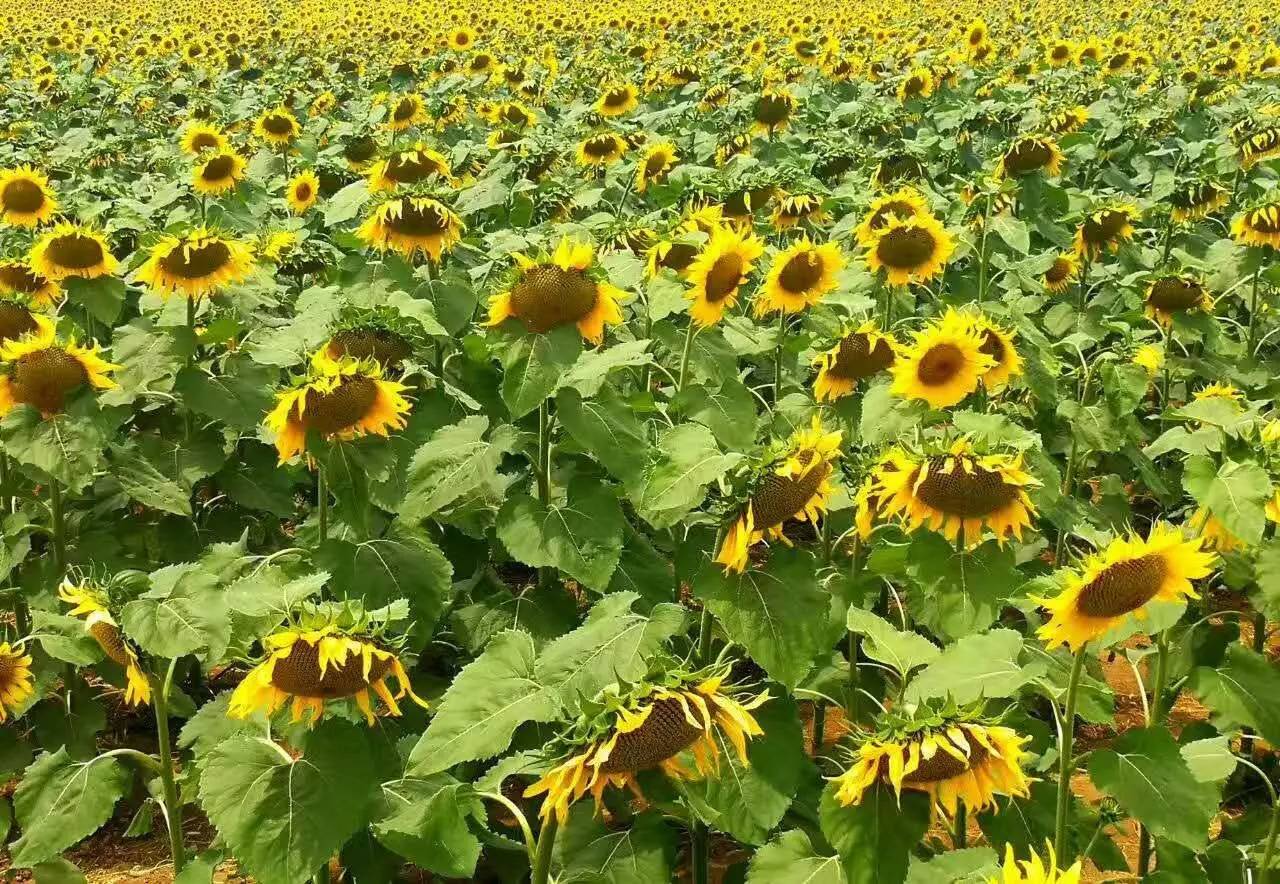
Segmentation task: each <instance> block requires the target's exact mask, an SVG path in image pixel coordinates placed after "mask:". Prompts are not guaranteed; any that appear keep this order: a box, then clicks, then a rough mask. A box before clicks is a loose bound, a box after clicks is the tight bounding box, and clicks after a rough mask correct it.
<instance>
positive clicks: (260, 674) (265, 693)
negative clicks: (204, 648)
mask: <svg viewBox="0 0 1280 884" xmlns="http://www.w3.org/2000/svg"><path fill="white" fill-rule="evenodd" d="M262 647H263V650H264V651H266V654H267V658H266V660H264V661H263V662H261V663H259V664H258V665H257V666H255V667H253V669H251V670H250V671H249V674H248V675H246V676H245V678H244V681H242V682H240V684H239V685H238V686H237V687H236V689H235V691H234V692H232V694H231V702H230V705H229V706H228V707H227V715H228V716H229V717H231V718H248V717H249V716H250V715H253V714H254V713H255V712H257V711H259V710H261V711H263V712H265V713H267V715H273V714H274V713H275V712H276V710H278V709H280V708H281V707H282V706H284V704H285V703H287V702H288V703H291V709H292V715H293V721H294V722H299V721H302V720H304V719H306V721H307V724H308V726H310V727H314V726H315V725H316V723H317V722H319V721H320V719H321V718H323V717H324V713H325V704H326V703H328V702H329V701H331V700H340V699H345V698H348V697H350V698H351V699H353V700H355V702H356V707H357V708H358V709H359V710H360V711H361V712H362V713H364V717H365V720H366V721H367V722H368V723H369V724H370V725H372V724H373V723H374V715H373V704H372V702H371V700H370V697H369V692H370V691H372V692H373V693H374V695H376V696H377V697H378V698H379V699H381V700H382V702H383V705H385V706H386V707H387V714H389V715H394V716H399V715H400V714H401V712H400V706H399V704H398V703H397V702H396V701H397V700H399V699H401V698H403V697H405V696H408V697H409V698H410V699H411V700H413V701H414V702H415V703H417V704H418V705H419V706H421V707H423V708H424V709H425V708H426V707H427V703H426V701H425V700H423V699H422V698H421V697H419V696H418V695H417V694H415V693H414V692H413V686H412V685H411V684H410V683H409V674H408V673H407V672H405V668H404V663H403V662H401V660H400V657H399V656H398V655H397V654H396V653H395V652H394V651H392V650H389V649H387V648H385V647H383V646H382V645H381V644H379V643H378V642H377V641H374V640H371V639H370V637H369V636H366V635H364V634H362V633H360V632H358V631H343V630H340V629H339V628H338V627H337V626H336V625H333V624H329V625H326V626H323V627H321V628H319V629H313V630H307V631H302V630H298V629H288V630H284V631H282V632H276V633H273V634H272V635H269V636H267V637H266V638H264V639H263V640H262ZM391 676H395V678H396V680H397V681H398V682H399V690H398V691H396V692H395V693H394V694H393V693H392V692H391V689H390V688H389V687H388V686H387V679H388V678H389V677H391Z"/></svg>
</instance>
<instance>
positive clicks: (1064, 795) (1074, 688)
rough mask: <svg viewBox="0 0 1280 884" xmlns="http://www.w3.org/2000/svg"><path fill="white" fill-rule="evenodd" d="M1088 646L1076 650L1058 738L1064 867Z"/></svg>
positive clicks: (1057, 846) (1057, 818)
mask: <svg viewBox="0 0 1280 884" xmlns="http://www.w3.org/2000/svg"><path fill="white" fill-rule="evenodd" d="M1087 647H1088V645H1087V644H1086V645H1082V646H1081V648H1080V650H1078V651H1076V658H1075V661H1074V662H1073V663H1072V665H1071V678H1070V680H1069V681H1068V682H1067V696H1066V698H1065V702H1064V704H1063V710H1062V725H1061V726H1062V731H1061V735H1060V736H1059V739H1058V807H1057V812H1056V813H1055V815H1054V823H1053V849H1054V851H1055V853H1056V854H1057V856H1058V860H1059V862H1060V863H1061V864H1062V865H1063V866H1066V865H1069V864H1070V863H1071V856H1070V854H1069V852H1068V850H1067V824H1068V823H1069V822H1070V819H1069V818H1070V810H1071V775H1072V774H1073V773H1075V758H1074V756H1073V755H1072V752H1073V749H1072V745H1071V744H1072V742H1073V740H1074V738H1075V729H1076V694H1078V693H1079V689H1080V675H1081V673H1083V672H1084V659H1085V658H1084V655H1085V651H1086V649H1087Z"/></svg>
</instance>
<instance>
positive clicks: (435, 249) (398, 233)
mask: <svg viewBox="0 0 1280 884" xmlns="http://www.w3.org/2000/svg"><path fill="white" fill-rule="evenodd" d="M464 226H465V225H464V224H463V223H462V219H461V218H459V217H458V216H457V215H456V214H454V212H453V210H452V209H450V208H449V207H448V206H446V205H445V204H444V203H442V202H440V201H439V200H434V199H431V198H430V197H425V196H406V197H400V198H399V199H393V200H388V201H386V202H384V203H383V204H382V205H380V206H378V208H377V209H375V210H374V211H373V214H371V215H370V216H369V217H368V218H367V219H365V222H364V223H363V224H361V225H360V229H359V230H357V231H356V236H357V237H359V238H360V239H361V240H363V241H364V242H365V243H366V244H367V245H369V246H371V247H372V248H375V249H377V250H378V251H380V252H385V251H387V250H388V249H390V250H391V251H394V252H398V253H400V254H401V255H403V256H404V257H405V258H406V259H407V260H413V257H414V255H416V254H417V253H419V252H421V253H422V254H424V255H427V256H428V257H430V258H431V260H433V261H437V262H438V261H439V260H440V257H441V256H442V255H443V254H445V253H446V252H449V251H450V250H452V249H453V247H454V245H455V244H456V243H457V242H458V241H459V240H460V239H462V231H463V228H464Z"/></svg>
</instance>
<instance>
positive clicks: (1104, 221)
mask: <svg viewBox="0 0 1280 884" xmlns="http://www.w3.org/2000/svg"><path fill="white" fill-rule="evenodd" d="M1139 214H1140V213H1139V211H1138V207H1137V206H1135V205H1133V204H1132V203H1113V204H1111V205H1107V206H1103V207H1102V208H1100V209H1095V210H1094V211H1092V212H1090V213H1089V214H1088V215H1086V216H1085V219H1084V220H1083V221H1082V222H1081V223H1080V226H1079V227H1078V228H1077V229H1076V237H1075V249H1076V254H1077V255H1079V256H1080V257H1081V258H1084V259H1085V260H1088V261H1094V260H1097V259H1098V258H1099V257H1100V256H1101V255H1102V253H1103V252H1114V251H1115V250H1116V249H1118V248H1119V247H1120V245H1121V244H1122V243H1124V242H1126V241H1128V240H1129V239H1130V238H1132V236H1133V222H1134V221H1135V220H1137V218H1138V215H1139Z"/></svg>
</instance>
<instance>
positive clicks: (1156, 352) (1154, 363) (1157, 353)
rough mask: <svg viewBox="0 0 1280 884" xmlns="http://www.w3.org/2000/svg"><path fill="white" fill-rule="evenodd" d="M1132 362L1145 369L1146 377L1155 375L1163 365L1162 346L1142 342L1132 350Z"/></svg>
mask: <svg viewBox="0 0 1280 884" xmlns="http://www.w3.org/2000/svg"><path fill="white" fill-rule="evenodd" d="M1133 364H1134V365H1140V366H1142V367H1143V368H1144V369H1146V372H1147V377H1149V378H1153V377H1155V376H1156V375H1157V374H1159V372H1160V369H1161V368H1163V367H1164V348H1163V347H1161V346H1159V345H1158V344H1143V345H1142V346H1141V347H1139V348H1138V349H1137V350H1136V351H1134V354H1133Z"/></svg>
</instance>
